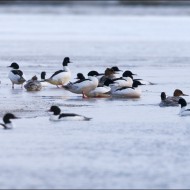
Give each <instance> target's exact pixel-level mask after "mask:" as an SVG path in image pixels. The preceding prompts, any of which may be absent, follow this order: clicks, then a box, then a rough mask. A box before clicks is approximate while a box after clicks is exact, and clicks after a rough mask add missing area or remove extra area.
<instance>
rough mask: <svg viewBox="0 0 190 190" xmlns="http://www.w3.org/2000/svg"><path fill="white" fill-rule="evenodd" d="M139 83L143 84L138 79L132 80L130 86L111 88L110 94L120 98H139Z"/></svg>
mask: <svg viewBox="0 0 190 190" xmlns="http://www.w3.org/2000/svg"><path fill="white" fill-rule="evenodd" d="M139 85H144V84H142V83H140V82H139V81H134V82H133V85H132V87H121V88H116V89H112V91H111V94H112V96H113V97H121V98H140V96H141V93H142V91H141V89H140V88H139Z"/></svg>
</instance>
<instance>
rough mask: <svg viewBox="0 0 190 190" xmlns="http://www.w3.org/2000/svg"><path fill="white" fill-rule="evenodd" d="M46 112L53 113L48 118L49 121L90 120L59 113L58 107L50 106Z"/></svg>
mask: <svg viewBox="0 0 190 190" xmlns="http://www.w3.org/2000/svg"><path fill="white" fill-rule="evenodd" d="M48 111H49V112H52V113H53V115H51V116H50V120H51V121H89V120H91V119H92V118H88V117H85V116H82V115H78V114H75V113H61V109H60V108H59V107H58V106H51V108H50V110H48Z"/></svg>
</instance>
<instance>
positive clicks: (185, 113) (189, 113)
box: [178, 98, 190, 116]
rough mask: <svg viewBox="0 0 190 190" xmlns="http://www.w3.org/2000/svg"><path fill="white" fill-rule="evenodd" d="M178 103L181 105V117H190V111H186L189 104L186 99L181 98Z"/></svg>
mask: <svg viewBox="0 0 190 190" xmlns="http://www.w3.org/2000/svg"><path fill="white" fill-rule="evenodd" d="M178 103H179V104H180V105H181V109H180V112H179V114H180V116H190V109H186V106H187V102H186V100H185V99H183V98H180V99H179V101H178Z"/></svg>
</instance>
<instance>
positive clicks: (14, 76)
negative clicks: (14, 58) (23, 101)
mask: <svg viewBox="0 0 190 190" xmlns="http://www.w3.org/2000/svg"><path fill="white" fill-rule="evenodd" d="M8 67H11V68H12V70H11V71H10V72H9V75H8V77H9V79H10V80H11V82H12V89H14V85H15V84H19V85H21V88H22V87H23V83H24V82H25V81H26V80H25V77H24V75H23V72H22V71H21V70H19V65H18V64H17V63H16V62H13V63H12V64H11V65H10V66H8Z"/></svg>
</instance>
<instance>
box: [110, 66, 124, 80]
mask: <svg viewBox="0 0 190 190" xmlns="http://www.w3.org/2000/svg"><path fill="white" fill-rule="evenodd" d="M111 69H113V70H114V71H115V74H114V76H113V77H114V78H119V77H120V76H121V75H122V72H123V71H122V70H120V69H119V67H117V66H113V67H111Z"/></svg>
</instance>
